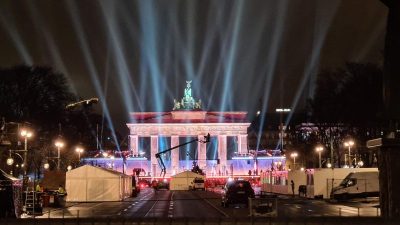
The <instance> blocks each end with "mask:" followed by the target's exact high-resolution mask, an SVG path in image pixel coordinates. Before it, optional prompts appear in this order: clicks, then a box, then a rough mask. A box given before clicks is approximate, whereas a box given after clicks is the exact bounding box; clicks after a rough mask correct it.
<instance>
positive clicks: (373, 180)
mask: <svg viewBox="0 0 400 225" xmlns="http://www.w3.org/2000/svg"><path fill="white" fill-rule="evenodd" d="M378 196H379V172H378V171H376V172H351V173H349V174H348V175H347V176H346V178H344V180H343V181H342V182H341V183H340V184H339V186H337V187H335V188H333V189H332V192H331V199H342V200H344V199H349V198H358V197H378Z"/></svg>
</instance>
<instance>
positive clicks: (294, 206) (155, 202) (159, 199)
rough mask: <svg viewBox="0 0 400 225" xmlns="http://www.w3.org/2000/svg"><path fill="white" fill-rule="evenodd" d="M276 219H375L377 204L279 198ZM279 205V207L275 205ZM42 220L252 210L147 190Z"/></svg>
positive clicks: (236, 214)
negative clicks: (340, 217)
mask: <svg viewBox="0 0 400 225" xmlns="http://www.w3.org/2000/svg"><path fill="white" fill-rule="evenodd" d="M267 201H270V202H271V203H272V204H273V207H274V208H277V210H276V211H275V212H277V214H275V215H274V216H278V217H304V216H310V217H313V216H317V217H318V216H358V215H360V216H376V215H377V213H379V211H377V207H376V206H377V204H378V202H377V200H370V201H367V202H364V201H361V200H360V201H352V202H345V203H343V202H336V203H331V202H327V201H324V200H311V199H303V198H298V197H296V198H292V197H290V196H279V197H278V198H276V199H269V200H267ZM275 204H276V205H275ZM44 212H45V213H44V215H43V216H40V217H39V218H63V217H65V218H71V217H75V218H76V217H80V218H93V217H94V218H106V217H124V218H168V217H169V218H172V217H173V218H246V217H248V216H249V214H250V210H249V209H248V208H245V207H244V206H241V205H237V206H231V207H229V208H223V207H222V206H221V196H220V194H219V193H216V192H211V191H168V190H160V191H157V192H154V191H153V190H152V189H144V190H142V191H141V193H140V194H139V195H138V196H137V197H136V198H129V199H127V200H125V201H123V202H92V203H72V204H68V206H67V208H65V209H52V208H46V209H45V210H44Z"/></svg>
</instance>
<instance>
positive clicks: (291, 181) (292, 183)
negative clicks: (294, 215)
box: [290, 180, 294, 197]
mask: <svg viewBox="0 0 400 225" xmlns="http://www.w3.org/2000/svg"><path fill="white" fill-rule="evenodd" d="M290 185H291V186H292V194H293V197H294V182H293V180H290Z"/></svg>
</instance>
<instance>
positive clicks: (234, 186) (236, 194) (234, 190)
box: [221, 180, 254, 207]
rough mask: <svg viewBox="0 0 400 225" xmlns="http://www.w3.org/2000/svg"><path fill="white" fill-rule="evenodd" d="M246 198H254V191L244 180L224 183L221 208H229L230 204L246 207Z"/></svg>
mask: <svg viewBox="0 0 400 225" xmlns="http://www.w3.org/2000/svg"><path fill="white" fill-rule="evenodd" d="M248 198H254V190H253V188H252V187H251V185H250V182H248V181H245V180H236V181H231V182H228V183H226V185H225V187H224V192H223V195H222V202H221V204H222V206H223V207H229V205H232V204H245V205H246V206H247V205H248V202H249V200H248Z"/></svg>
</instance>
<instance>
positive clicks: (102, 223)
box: [0, 217, 398, 225]
mask: <svg viewBox="0 0 400 225" xmlns="http://www.w3.org/2000/svg"><path fill="white" fill-rule="evenodd" d="M0 224H5V225H30V224H32V225H33V224H35V225H40V224H55V225H58V224H60V225H61V224H63V225H64V224H68V225H75V224H76V225H82V224H96V225H114V224H115V225H124V224H129V225H147V224H153V225H192V224H193V225H197V224H216V225H227V224H241V225H250V224H251V225H254V224H257V225H258V224H259V225H265V224H269V225H288V224H302V225H315V224H324V225H337V224H351V225H397V224H398V220H396V219H392V220H388V219H384V218H376V217H350V218H349V217H311V218H275V217H268V218H253V217H250V218H243V219H237V218H223V219H187V218H161V219H154V218H149V219H148V218H133V219H126V218H103V219H102V218H85V219H51V220H48V219H8V220H0Z"/></svg>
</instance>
